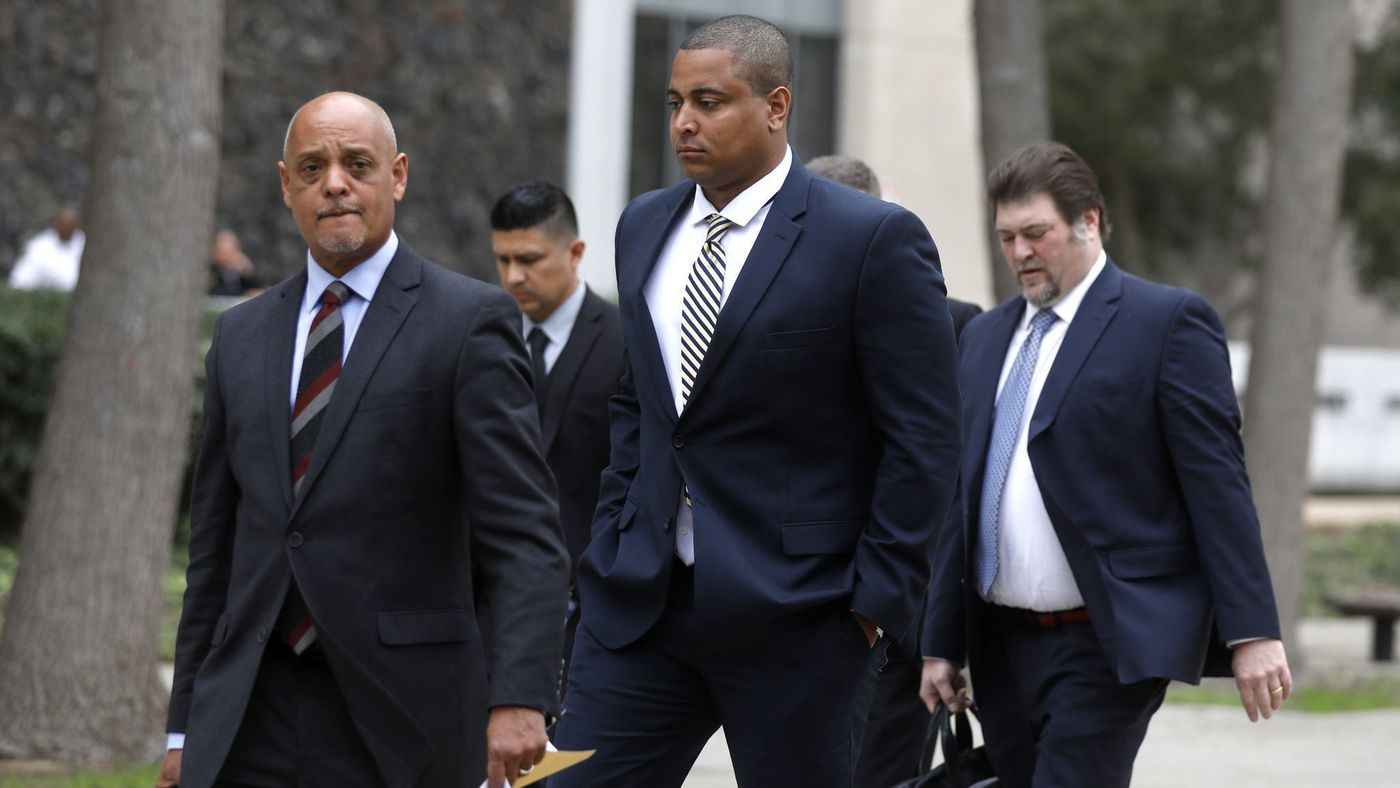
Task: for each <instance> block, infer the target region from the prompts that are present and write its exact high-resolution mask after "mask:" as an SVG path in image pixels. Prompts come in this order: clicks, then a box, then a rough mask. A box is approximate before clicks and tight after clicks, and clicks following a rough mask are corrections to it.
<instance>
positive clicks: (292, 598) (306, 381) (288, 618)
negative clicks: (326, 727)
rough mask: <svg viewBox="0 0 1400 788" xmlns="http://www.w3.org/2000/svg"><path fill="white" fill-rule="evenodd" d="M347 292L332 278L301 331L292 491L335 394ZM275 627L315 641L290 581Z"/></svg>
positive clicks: (302, 644)
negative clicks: (304, 331)
mask: <svg viewBox="0 0 1400 788" xmlns="http://www.w3.org/2000/svg"><path fill="white" fill-rule="evenodd" d="M349 295H350V289H349V288H348V287H346V286H345V285H344V284H342V283H341V282H338V281H337V282H331V283H330V285H329V286H328V287H326V292H325V294H324V295H322V296H321V308H320V310H318V311H317V312H316V317H314V318H312V320H311V329H310V331H308V332H307V334H306V351H305V352H304V353H303V354H302V361H301V379H300V380H299V381H298V382H297V398H296V403H295V404H294V405H292V495H293V497H295V496H298V495H300V494H301V483H302V480H304V479H305V478H306V469H307V468H309V467H310V466H311V449H312V448H313V447H314V446H315V444H316V434H317V433H318V432H320V431H321V422H322V421H323V420H324V416H325V414H326V406H328V405H329V404H330V401H331V396H332V395H334V394H335V381H336V379H337V378H339V377H340V364H341V356H342V354H343V352H344V350H343V349H344V347H345V321H344V320H343V319H342V318H341V314H340V305H341V304H343V303H344V302H345V299H346V298H347V297H348V296H349ZM277 631H278V632H280V633H281V634H282V637H283V638H284V639H285V640H286V641H287V645H289V646H291V647H292V651H294V652H296V653H297V654H300V653H302V652H303V651H305V650H306V649H307V648H308V647H310V645H311V644H312V643H314V642H315V641H316V626H315V625H314V624H312V623H311V614H310V611H309V610H308V609H307V607H306V601H305V600H304V599H303V598H302V596H301V591H300V590H299V589H298V588H297V587H296V583H295V582H293V583H292V588H291V590H290V591H289V592H288V593H287V603H286V604H285V605H284V606H283V607H282V613H281V615H279V616H278V617H277Z"/></svg>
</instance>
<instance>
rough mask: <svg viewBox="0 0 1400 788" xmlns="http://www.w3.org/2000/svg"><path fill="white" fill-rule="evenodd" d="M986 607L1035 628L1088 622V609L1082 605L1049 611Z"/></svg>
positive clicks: (1016, 622)
mask: <svg viewBox="0 0 1400 788" xmlns="http://www.w3.org/2000/svg"><path fill="white" fill-rule="evenodd" d="M988 607H990V608H991V609H992V610H994V611H995V612H996V613H997V615H998V616H1000V617H1002V618H1004V619H1005V620H1007V621H1009V622H1012V623H1015V624H1020V625H1021V626H1027V627H1033V628H1035V629H1058V628H1060V627H1062V626H1066V625H1068V624H1087V623H1089V611H1088V610H1086V609H1084V608H1082V607H1076V608H1073V609H1071V610H1054V611H1051V612H1049V613H1042V612H1040V611H1037V610H1025V609H1022V608H1019V607H1002V606H1001V605H988Z"/></svg>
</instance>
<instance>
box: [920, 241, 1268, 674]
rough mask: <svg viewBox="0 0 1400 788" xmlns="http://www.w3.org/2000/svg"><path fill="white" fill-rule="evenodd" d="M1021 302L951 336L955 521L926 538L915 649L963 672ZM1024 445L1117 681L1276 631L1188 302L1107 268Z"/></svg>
mask: <svg viewBox="0 0 1400 788" xmlns="http://www.w3.org/2000/svg"><path fill="white" fill-rule="evenodd" d="M1024 310H1025V301H1024V300H1023V299H1022V298H1021V297H1020V296H1017V297H1015V298H1012V299H1010V300H1008V301H1006V302H1005V303H1003V304H1001V305H1000V306H998V307H997V308H995V309H993V310H992V311H990V312H987V313H986V314H983V315H980V316H978V317H977V318H974V319H973V321H972V322H971V323H969V324H968V326H967V330H966V331H964V332H963V334H962V339H961V346H960V351H961V367H960V373H961V380H962V387H963V400H962V401H963V424H964V430H965V431H964V439H965V444H964V447H963V470H964V473H963V476H962V482H961V501H962V507H961V513H962V518H961V519H959V518H956V517H954V518H949V525H948V527H947V528H945V531H944V534H943V537H942V538H941V540H940V546H939V550H938V557H939V563H940V567H939V571H938V572H936V573H935V579H934V584H933V588H932V591H931V592H930V594H929V602H928V605H929V609H928V611H927V616H928V618H927V620H926V622H925V628H924V635H923V637H924V642H923V644H922V645H923V653H924V656H935V657H943V658H946V659H952V660H954V661H959V662H960V661H962V659H963V658H964V655H965V654H966V652H968V651H969V650H970V651H971V652H972V659H973V670H974V672H975V671H976V669H977V656H976V651H977V648H978V646H979V643H978V642H977V631H978V627H977V622H976V620H975V618H976V617H975V615H968V614H969V612H972V611H975V610H976V604H978V602H977V600H976V596H977V592H976V586H975V582H974V581H973V579H972V578H974V574H973V572H972V568H971V565H970V561H969V555H970V554H971V553H972V550H971V545H972V544H973V543H974V540H975V539H976V534H977V529H978V523H977V510H978V504H979V499H980V497H981V490H982V476H983V468H984V465H985V462H986V455H987V444H988V442H989V440H990V437H991V429H992V421H993V404H994V403H995V401H996V388H997V381H998V379H999V377H1000V375H1001V369H1002V364H1003V361H1004V360H1005V358H1006V352H1007V347H1008V345H1009V344H1010V342H1011V337H1012V334H1013V333H1014V332H1015V330H1016V326H1017V324H1018V322H1019V321H1020V320H1021V318H1022V316H1023V315H1024ZM1028 441H1029V444H1028V453H1029V455H1030V460H1031V467H1032V468H1033V469H1034V470H1035V476H1036V482H1037V484H1038V486H1039V488H1040V492H1041V495H1042V496H1043V498H1044V499H1045V508H1046V510H1047V511H1048V512H1049V514H1050V520H1051V522H1052V523H1053V525H1054V527H1055V533H1056V535H1057V536H1058V537H1059V540H1060V544H1061V546H1063V547H1064V550H1065V556H1066V558H1067V559H1068V560H1069V565H1070V569H1071V571H1073V573H1074V578H1075V581H1076V582H1077V583H1078V585H1079V590H1080V592H1081V593H1082V595H1083V597H1084V602H1085V606H1086V607H1087V608H1088V610H1089V616H1090V620H1091V621H1092V624H1093V627H1094V633H1095V635H1096V636H1097V638H1098V640H1099V642H1100V644H1102V646H1103V648H1104V650H1105V652H1106V653H1107V655H1108V658H1109V664H1111V665H1113V666H1114V667H1115V670H1116V671H1117V675H1118V678H1119V680H1121V681H1123V682H1132V681H1138V680H1140V679H1144V678H1170V679H1178V680H1181V681H1192V682H1194V681H1199V679H1200V677H1201V676H1202V675H1203V674H1205V675H1229V669H1230V662H1229V653H1228V651H1227V650H1226V649H1225V643H1226V642H1227V641H1230V640H1236V639H1241V638H1251V637H1278V636H1279V626H1278V613H1277V611H1276V609H1275V606H1274V599H1273V591H1272V589H1271V586H1270V583H1269V572H1268V568H1267V567H1266V565H1265V563H1264V552H1263V547H1262V545H1261V542H1260V538H1259V521H1258V517H1257V515H1256V514H1255V511H1254V503H1253V499H1252V498H1251V495H1250V489H1249V479H1248V477H1247V475H1246V473H1245V465H1244V449H1243V446H1242V445H1241V441H1240V414H1239V408H1238V405H1237V404H1236V400H1235V391H1234V388H1233V386H1232V384H1231V378H1230V357H1229V354H1228V352H1227V350H1226V346H1225V334H1224V330H1223V329H1222V327H1221V325H1220V320H1219V318H1217V317H1216V314H1215V312H1214V311H1213V310H1212V309H1211V308H1210V306H1209V305H1207V304H1206V302H1205V300H1204V299H1202V298H1201V297H1200V296H1199V295H1197V294H1195V293H1192V292H1190V291H1188V290H1182V289H1179V288H1173V287H1167V286H1164V285H1159V284H1154V283H1152V282H1147V281H1145V280H1142V279H1139V278H1137V277H1135V276H1131V275H1129V274H1125V273H1123V272H1122V271H1121V270H1120V269H1119V268H1118V267H1117V266H1116V265H1114V264H1113V262H1112V261H1111V260H1110V261H1109V262H1108V263H1107V265H1106V266H1105V268H1104V270H1103V272H1102V273H1101V274H1100V275H1099V277H1098V279H1096V280H1095V281H1094V283H1093V285H1092V286H1091V287H1090V288H1089V291H1088V293H1086V294H1085V298H1084V301H1083V302H1082V304H1081V305H1080V307H1079V311H1078V312H1077V313H1076V314H1075V317H1074V322H1072V323H1071V324H1070V326H1069V329H1068V332H1067V333H1066V334H1065V338H1064V342H1063V344H1062V345H1061V346H1060V350H1059V353H1058V355H1056V357H1055V361H1054V365H1053V366H1052V367H1051V370H1050V374H1049V377H1048V378H1047V379H1046V381H1045V386H1044V388H1043V389H1042V391H1041V394H1040V399H1039V400H1038V401H1037V403H1036V408H1035V411H1034V413H1033V414H1032V416H1031V422H1030V430H1029V437H1028ZM964 523H965V524H966V525H965V526H964V525H963V524H964ZM964 578H966V581H964Z"/></svg>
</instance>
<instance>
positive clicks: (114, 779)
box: [0, 761, 160, 788]
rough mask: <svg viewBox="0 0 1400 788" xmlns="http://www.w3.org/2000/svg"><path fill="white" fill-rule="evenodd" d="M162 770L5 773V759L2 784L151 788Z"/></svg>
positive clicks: (14, 787) (0, 787) (2, 787)
mask: <svg viewBox="0 0 1400 788" xmlns="http://www.w3.org/2000/svg"><path fill="white" fill-rule="evenodd" d="M159 774H160V768H159V767H157V766H142V767H132V768H129V769H119V770H117V771H112V772H77V773H74V774H62V775H59V774H6V772H5V767H4V761H0V788H151V786H152V785H155V784H156V777H157V775H159Z"/></svg>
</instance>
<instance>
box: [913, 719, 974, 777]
mask: <svg viewBox="0 0 1400 788" xmlns="http://www.w3.org/2000/svg"><path fill="white" fill-rule="evenodd" d="M968 711H971V712H972V713H973V714H976V713H977V712H976V710H975V709H973V708H971V707H969V708H968ZM940 740H941V741H942V742H943V763H944V764H946V766H947V769H948V777H949V778H950V779H951V780H952V783H953V785H965V784H966V781H964V780H963V771H962V765H961V763H960V757H961V755H962V753H964V752H967V751H968V750H971V749H972V723H971V722H970V721H968V719H967V712H966V711H960V712H958V713H957V714H949V713H948V707H947V706H946V705H944V704H941V703H940V704H939V705H938V708H937V709H935V710H934V712H933V715H932V716H930V717H929V721H928V734H927V735H926V736H925V737H924V750H923V752H922V753H921V754H920V756H919V763H920V770H919V773H920V774H925V773H927V772H928V771H929V770H930V769H932V768H933V756H934V753H935V752H936V751H937V750H938V746H939V745H938V743H939V741H940Z"/></svg>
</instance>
